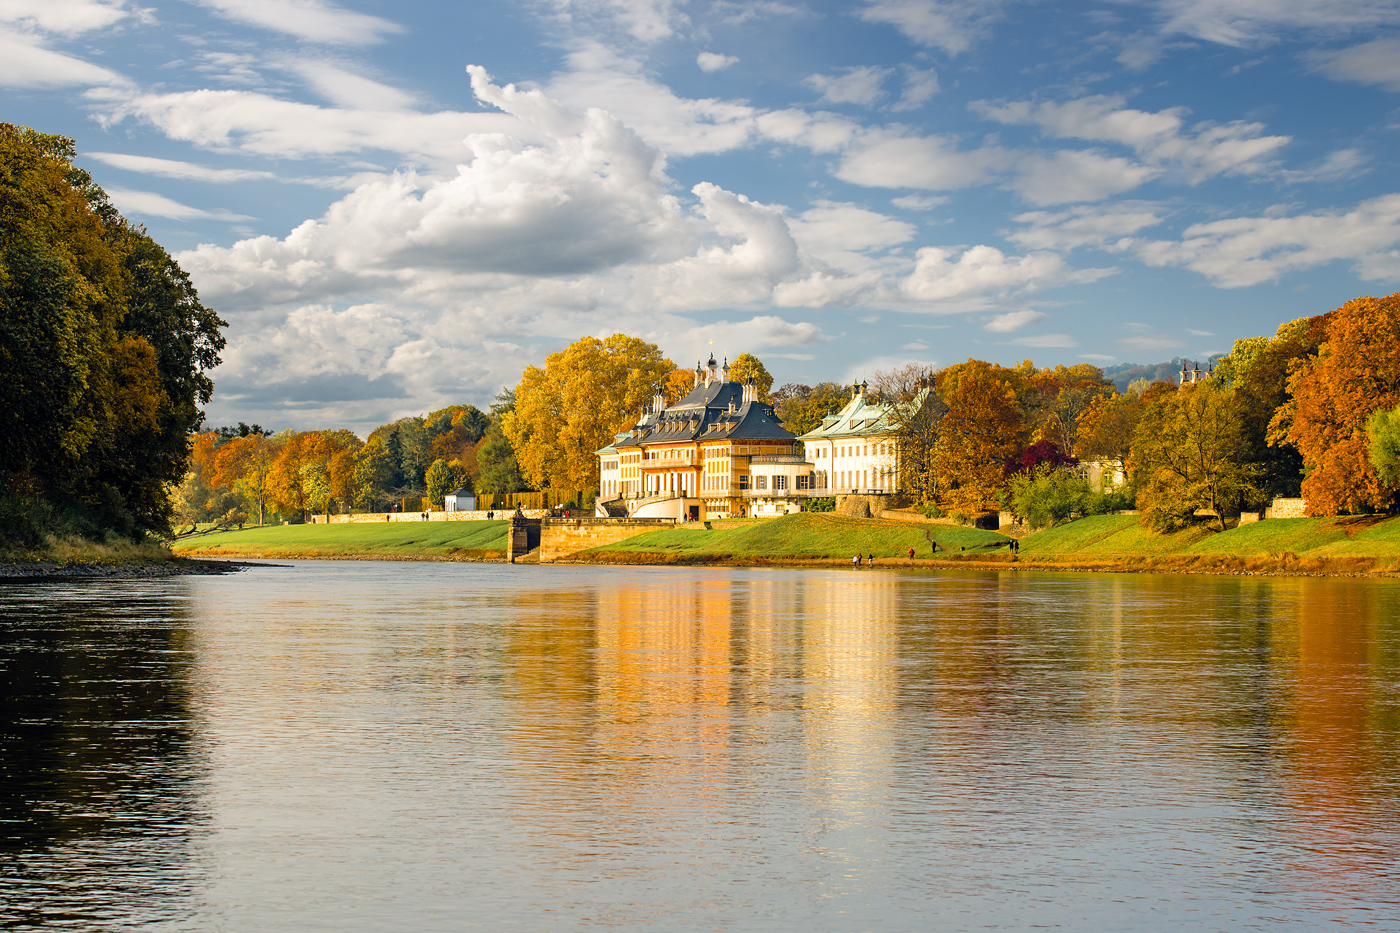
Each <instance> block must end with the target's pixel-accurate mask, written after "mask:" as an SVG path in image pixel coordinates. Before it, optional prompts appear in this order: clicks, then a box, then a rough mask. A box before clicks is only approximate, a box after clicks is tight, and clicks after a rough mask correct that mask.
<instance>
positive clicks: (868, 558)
mask: <svg viewBox="0 0 1400 933" xmlns="http://www.w3.org/2000/svg"><path fill="white" fill-rule="evenodd" d="M865 566H867V567H874V566H875V555H874V554H873V553H872V554H867V555H865Z"/></svg>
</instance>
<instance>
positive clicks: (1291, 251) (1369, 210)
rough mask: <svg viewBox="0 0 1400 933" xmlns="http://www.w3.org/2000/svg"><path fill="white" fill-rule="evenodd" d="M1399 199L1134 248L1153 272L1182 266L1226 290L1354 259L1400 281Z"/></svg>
mask: <svg viewBox="0 0 1400 933" xmlns="http://www.w3.org/2000/svg"><path fill="white" fill-rule="evenodd" d="M1397 243H1400V194H1388V195H1383V196H1381V197H1378V198H1372V199H1371V200H1369V201H1364V202H1362V203H1361V204H1359V205H1358V206H1357V207H1356V208H1355V209H1354V210H1351V211H1347V212H1346V213H1340V212H1337V211H1317V212H1313V213H1307V214H1297V215H1294V216H1291V217H1290V216H1264V217H1238V218H1232V219H1229V220H1217V221H1213V222H1211V223H1204V224H1195V225H1193V226H1190V227H1188V228H1186V230H1185V231H1184V233H1183V234H1182V238H1181V239H1180V240H1179V241H1167V240H1148V241H1141V242H1139V243H1136V244H1134V245H1135V248H1136V250H1137V253H1138V255H1139V257H1140V258H1141V259H1142V261H1143V262H1145V263H1147V264H1148V265H1150V266H1184V267H1186V268H1188V269H1191V270H1193V271H1195V272H1199V273H1200V274H1201V275H1204V276H1205V277H1206V278H1208V279H1210V281H1211V282H1212V283H1213V284H1215V285H1217V286H1219V287H1221V288H1240V287H1244V286H1248V285H1259V284H1261V283H1264V282H1272V281H1277V280H1278V279H1279V277H1280V276H1282V275H1284V274H1286V273H1289V272H1295V271H1298V270H1301V269H1312V268H1316V267H1317V266H1321V265H1325V264H1327V263H1330V262H1335V261H1337V260H1351V261H1352V262H1353V266H1352V268H1353V270H1354V271H1355V272H1356V274H1357V275H1359V276H1360V277H1361V278H1363V279H1368V280H1380V281H1395V280H1396V279H1397V278H1400V265H1397V256H1398V255H1400V254H1397V253H1396V252H1395V251H1394V250H1393V249H1392V248H1393V247H1394V246H1395V245H1396V244H1397Z"/></svg>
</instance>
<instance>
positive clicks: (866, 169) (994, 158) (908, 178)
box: [836, 130, 1015, 191]
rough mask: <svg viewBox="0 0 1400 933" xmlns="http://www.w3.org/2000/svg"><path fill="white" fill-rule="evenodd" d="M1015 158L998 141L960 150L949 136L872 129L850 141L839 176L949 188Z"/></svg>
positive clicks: (881, 184) (975, 180)
mask: <svg viewBox="0 0 1400 933" xmlns="http://www.w3.org/2000/svg"><path fill="white" fill-rule="evenodd" d="M1014 160H1015V157H1014V155H1013V154H1012V153H1010V152H1007V151H1006V150H1004V149H1001V148H998V147H996V146H988V147H984V148H981V149H970V150H960V149H958V148H957V144H956V142H954V141H953V140H951V139H948V138H946V137H941V136H903V135H898V131H897V130H870V131H867V132H865V133H862V134H860V136H859V137H858V138H857V139H856V140H855V141H854V142H853V143H852V145H851V148H850V149H848V150H847V152H846V154H845V156H844V158H843V159H842V161H841V164H840V165H839V166H838V167H837V169H836V177H837V178H840V179H841V180H842V181H848V182H850V183H852V184H855V185H864V186H866V187H875V188H925V189H928V190H931V191H949V190H953V189H957V188H967V187H969V186H971V185H976V184H980V183H982V182H984V181H987V180H988V179H989V178H990V177H991V176H992V175H993V174H994V173H995V172H997V171H999V170H1001V169H1004V168H1007V167H1009V166H1010V165H1011V164H1012V163H1013V162H1014Z"/></svg>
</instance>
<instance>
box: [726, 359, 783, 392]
mask: <svg viewBox="0 0 1400 933" xmlns="http://www.w3.org/2000/svg"><path fill="white" fill-rule="evenodd" d="M749 379H752V380H753V384H754V387H755V388H756V389H758V400H759V401H760V402H771V401H772V400H773V397H772V395H771V394H770V393H771V392H772V391H773V377H772V376H771V375H769V373H768V367H766V366H764V365H763V361H762V360H760V359H759V358H758V357H756V356H754V355H753V354H752V353H740V354H739V355H738V356H736V357H735V358H734V362H732V363H730V364H729V381H730V382H739V383H743V382H747V381H748V380H749Z"/></svg>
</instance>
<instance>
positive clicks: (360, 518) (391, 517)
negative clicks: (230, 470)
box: [311, 509, 549, 525]
mask: <svg viewBox="0 0 1400 933" xmlns="http://www.w3.org/2000/svg"><path fill="white" fill-rule="evenodd" d="M514 514H515V511H514V510H513V509H501V510H499V511H494V512H488V511H484V510H478V511H475V512H468V511H461V512H429V513H428V521H430V522H481V521H486V520H487V519H488V518H489V519H495V520H497V521H505V520H506V519H509V518H510V517H511V516H512V515H514ZM548 514H549V510H548V509H526V510H525V517H526V518H544V517H545V516H547V515H548ZM328 517H329V519H330V524H332V525H337V524H340V523H342V522H386V521H388V522H421V521H422V520H423V513H422V512H352V513H346V514H341V515H331V516H325V515H313V516H311V522H312V524H315V525H324V524H326V523H327V521H326V520H327V518H328Z"/></svg>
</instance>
